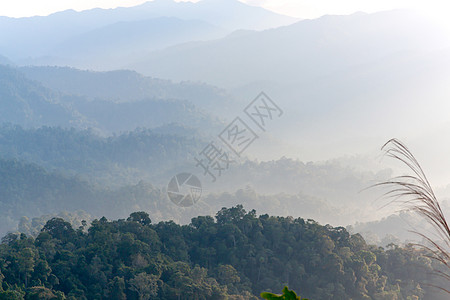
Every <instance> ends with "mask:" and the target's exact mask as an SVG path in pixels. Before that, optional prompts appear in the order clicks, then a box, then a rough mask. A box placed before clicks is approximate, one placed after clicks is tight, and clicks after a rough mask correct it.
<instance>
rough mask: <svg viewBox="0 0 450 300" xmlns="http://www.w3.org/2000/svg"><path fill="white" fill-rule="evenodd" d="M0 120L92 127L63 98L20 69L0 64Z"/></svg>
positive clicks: (14, 122) (39, 124) (32, 125)
mask: <svg viewBox="0 0 450 300" xmlns="http://www.w3.org/2000/svg"><path fill="white" fill-rule="evenodd" d="M0 98H1V100H2V101H0V120H1V122H3V123H5V122H9V123H13V124H20V125H22V126H25V127H35V126H42V125H47V126H65V127H68V126H75V127H84V126H88V125H89V122H88V121H87V120H86V119H85V118H83V117H82V116H81V115H80V114H79V113H77V112H76V111H75V110H74V109H72V108H71V107H69V106H68V105H66V104H65V103H63V102H62V101H61V97H60V96H59V95H58V94H56V93H54V92H52V91H50V90H49V89H46V88H44V87H43V86H42V85H40V84H39V83H36V82H33V81H31V80H29V79H27V78H26V77H25V76H24V75H23V74H21V73H20V72H19V71H17V70H16V69H13V68H11V67H6V66H1V65H0Z"/></svg>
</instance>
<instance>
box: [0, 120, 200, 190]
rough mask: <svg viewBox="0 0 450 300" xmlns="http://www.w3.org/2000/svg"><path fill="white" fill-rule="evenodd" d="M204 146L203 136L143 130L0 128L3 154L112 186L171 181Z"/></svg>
mask: <svg viewBox="0 0 450 300" xmlns="http://www.w3.org/2000/svg"><path fill="white" fill-rule="evenodd" d="M201 146H202V142H201V140H199V139H194V138H192V137H182V136H177V135H172V134H165V133H154V132H152V131H151V130H143V129H142V130H136V131H132V132H128V133H124V134H122V135H117V136H112V137H101V136H98V135H96V134H95V133H93V132H92V131H90V130H84V131H77V130H75V129H73V128H72V129H62V128H50V127H43V128H39V129H28V130H24V129H22V128H21V127H18V126H4V127H2V128H1V129H0V157H3V158H8V159H20V160H26V161H28V162H32V163H36V164H38V165H41V166H44V167H46V168H48V169H50V170H58V171H60V172H63V173H68V174H72V175H80V176H81V177H83V178H88V179H90V180H91V181H93V182H101V183H103V184H106V185H110V186H111V185H115V186H117V185H118V184H119V183H120V184H123V183H124V182H125V183H130V182H131V183H136V182H138V181H139V180H141V179H147V180H149V179H154V178H159V179H160V180H161V177H162V180H163V181H165V180H168V178H170V177H171V176H173V175H172V174H171V173H170V172H172V168H175V167H177V168H181V167H183V166H184V165H186V164H187V163H188V162H190V161H191V160H192V156H193V155H194V154H195V153H196V152H198V151H199V150H198V149H201ZM169 171H170V172H169ZM167 172H169V175H166V173H167ZM173 172H175V171H173ZM166 176H167V178H166Z"/></svg>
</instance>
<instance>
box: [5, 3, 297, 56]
mask: <svg viewBox="0 0 450 300" xmlns="http://www.w3.org/2000/svg"><path fill="white" fill-rule="evenodd" d="M158 17H171V18H172V19H171V20H175V19H173V18H178V19H182V20H186V21H188V20H198V21H202V22H206V23H209V24H211V25H213V26H216V27H219V28H224V29H225V30H227V31H228V32H231V31H232V30H235V29H266V28H272V27H277V26H281V25H286V24H289V23H292V22H294V21H295V19H294V18H291V17H286V16H283V15H279V14H275V13H273V12H270V11H267V10H265V9H262V8H259V7H252V6H248V5H245V4H243V3H241V2H239V1H236V0H233V1H222V0H203V1H200V2H198V3H191V2H175V1H171V0H157V1H152V2H147V3H144V4H142V5H139V6H136V7H131V8H116V9H92V10H87V11H82V12H76V11H73V10H68V11H63V12H58V13H55V14H52V15H50V16H46V17H29V18H7V17H0V29H3V28H8V30H0V48H1V49H2V51H3V53H2V54H3V55H6V56H8V57H10V58H12V59H14V60H19V59H20V60H24V59H25V60H28V62H30V59H29V58H31V61H33V60H34V58H44V59H45V60H46V61H47V62H50V61H55V58H49V57H48V56H49V55H52V53H53V51H54V49H55V48H57V47H59V46H58V45H61V44H63V43H64V42H65V41H67V40H70V39H75V38H77V37H78V38H79V39H80V40H81V41H82V42H84V39H82V38H81V36H83V35H84V34H87V33H88V32H91V37H92V34H93V32H95V31H96V30H100V29H101V28H103V29H102V30H105V28H109V29H108V34H109V35H111V38H112V39H114V40H122V39H123V38H124V36H125V37H126V36H128V35H130V31H129V29H130V27H128V29H127V26H129V25H131V24H133V25H132V28H133V29H136V26H139V24H140V23H139V22H141V21H142V22H144V23H141V25H143V26H144V25H145V23H146V22H147V25H149V24H150V23H151V22H156V21H150V19H154V18H158ZM167 20H169V19H166V21H167ZM121 22H122V23H121ZM192 22H193V21H188V22H186V23H183V24H193V23H192ZM195 22H197V21H195ZM176 23H178V24H180V21H176V22H175V23H173V24H172V25H170V26H175V25H174V24H176ZM197 23H198V22H197ZM114 24H115V25H114ZM127 24H128V25H127ZM198 24H199V23H198ZM211 25H207V26H206V27H205V30H207V29H206V28H212V27H211ZM188 27H189V26H188ZM29 28H33V31H30V30H29ZM191 28H192V27H191ZM111 30H112V31H111ZM151 30H154V29H151ZM202 30H203V29H202ZM144 31H145V29H144V28H141V29H140V32H144ZM186 32H187V31H186ZM97 33H99V32H98V31H97ZM198 33H199V32H198V31H197V32H196V31H195V30H194V31H192V35H190V38H189V39H190V40H198V39H199V38H200V36H199V35H198ZM88 35H89V34H88ZM207 37H209V38H211V35H210V34H207V35H203V37H202V38H200V40H201V39H205V38H207ZM142 38H143V39H144V40H148V39H147V38H146V37H145V35H142ZM186 38H187V37H186ZM159 40H160V41H164V40H165V41H166V42H167V37H165V36H164V35H160V36H159ZM172 41H173V42H175V40H173V39H172ZM153 42H154V43H156V41H155V40H154V41H153ZM78 46H79V47H83V46H82V45H78ZM129 46H130V48H129V49H131V48H132V46H133V45H129ZM140 50H145V49H140ZM58 54H60V55H62V57H61V58H63V59H64V58H65V57H64V55H63V54H64V53H63V52H59V53H58ZM45 57H47V58H45Z"/></svg>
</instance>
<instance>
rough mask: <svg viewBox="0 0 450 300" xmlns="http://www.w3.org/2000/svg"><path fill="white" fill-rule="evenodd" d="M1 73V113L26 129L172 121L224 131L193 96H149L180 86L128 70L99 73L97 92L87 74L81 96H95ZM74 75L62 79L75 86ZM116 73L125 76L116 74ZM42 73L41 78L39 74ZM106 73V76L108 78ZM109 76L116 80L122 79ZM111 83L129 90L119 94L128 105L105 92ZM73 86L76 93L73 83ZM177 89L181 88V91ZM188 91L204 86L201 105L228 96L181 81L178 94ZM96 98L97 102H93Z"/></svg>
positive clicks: (105, 128) (126, 127) (118, 127)
mask: <svg viewBox="0 0 450 300" xmlns="http://www.w3.org/2000/svg"><path fill="white" fill-rule="evenodd" d="M0 71H1V72H2V80H1V82H0V93H2V94H1V98H2V99H3V101H2V103H1V104H0V105H1V106H2V107H1V108H2V110H1V112H0V114H1V115H0V116H1V117H2V118H1V121H2V122H3V123H11V124H17V125H21V126H24V127H40V126H62V127H65V128H70V127H74V128H78V129H85V128H92V129H94V130H97V131H99V132H101V133H103V134H112V133H120V132H125V131H132V130H134V129H136V128H138V127H141V128H153V127H160V126H163V125H164V126H165V125H168V124H172V123H177V124H179V125H182V126H185V127H190V128H196V129H200V132H203V133H208V132H216V131H217V130H218V129H217V130H215V128H218V126H220V124H221V123H220V122H219V121H218V120H216V119H215V118H214V117H212V116H211V115H210V114H208V113H206V112H204V111H201V110H199V109H198V108H196V107H195V106H194V105H193V104H192V103H190V102H188V101H187V100H177V99H168V98H163V99H162V98H149V96H150V95H151V94H152V93H153V94H154V95H159V96H160V97H164V96H165V92H164V90H166V91H168V90H170V89H171V87H173V86H176V85H175V84H171V83H170V82H164V81H162V82H161V84H159V82H158V81H157V80H151V79H148V80H147V79H145V78H142V76H139V75H138V74H135V73H133V72H124V73H123V74H122V73H120V72H117V73H109V74H106V76H102V74H100V75H99V76H97V78H98V80H97V81H91V84H98V86H99V89H98V90H97V93H94V92H93V93H91V94H90V93H89V91H93V90H95V86H92V85H88V86H84V87H83V86H82V82H85V83H86V82H87V81H88V80H89V79H90V78H89V74H90V73H88V72H86V73H83V74H86V75H88V76H86V77H84V79H83V80H81V86H82V87H81V88H80V89H78V90H75V91H79V93H77V94H83V93H84V92H86V94H90V95H88V96H78V95H69V94H63V93H61V92H54V91H52V90H50V89H48V88H46V87H44V86H42V85H41V84H40V83H39V82H37V81H33V80H30V79H28V78H27V77H25V75H23V74H22V73H21V72H20V71H18V70H17V69H13V68H10V67H5V66H0ZM80 72H81V71H80ZM68 73H69V76H67V77H63V76H61V77H60V78H62V80H67V81H71V82H72V84H74V85H76V84H77V81H75V80H74V79H73V76H72V77H71V76H70V75H71V73H70V72H68ZM35 74H36V73H35ZM116 74H118V75H119V76H116ZM129 75H131V76H129ZM36 77H39V75H37V76H36ZM75 77H76V75H75ZM92 77H95V76H92ZM102 77H106V78H105V79H103V78H102ZM127 77H128V78H130V77H131V78H132V79H131V80H129V81H128V82H130V83H131V84H130V86H126V85H122V84H119V83H118V82H117V81H120V80H121V78H127ZM44 78H45V77H44ZM109 79H115V81H116V82H114V80H111V81H110V80H109ZM60 80H61V79H60ZM78 84H80V82H78ZM111 84H112V85H116V86H119V88H118V89H116V90H121V89H122V90H123V91H124V92H122V94H120V93H118V95H117V96H118V97H122V98H121V99H124V100H122V101H123V102H122V103H120V102H119V103H117V102H116V101H115V100H117V97H115V98H113V99H110V98H108V95H109V94H108V93H106V92H105V93H102V91H106V90H107V89H108V87H109V86H111ZM148 84H150V86H148ZM49 85H51V84H49ZM102 86H103V87H102ZM154 86H156V88H157V89H159V91H156V90H155V92H152V91H153V90H154V89H153V87H154ZM133 88H136V89H137V90H140V91H141V92H137V93H132V92H131V95H130V98H128V99H127V98H125V97H126V96H125V94H126V91H132V90H133ZM64 89H65V88H64V86H62V88H61V90H64ZM67 90H68V91H71V89H70V86H69V88H68V89H67ZM173 90H174V91H175V90H176V89H173ZM183 90H188V91H190V95H191V98H192V96H193V95H194V94H195V92H196V91H197V90H199V95H202V93H204V98H201V97H199V98H198V99H199V101H198V102H199V103H202V102H203V103H205V102H206V101H207V100H208V99H210V98H209V95H213V97H215V99H216V101H217V102H218V103H220V99H222V97H223V96H222V95H220V92H219V91H218V90H217V92H216V90H214V88H208V87H206V88H203V87H202V86H201V85H192V86H190V85H189V84H187V85H185V87H184V86H183V85H182V84H180V85H179V92H178V94H180V95H181V94H182V93H183ZM75 91H74V92H75ZM110 93H111V91H110ZM172 94H177V92H172ZM147 95H148V96H147ZM97 96H98V97H101V96H103V97H104V98H103V99H101V98H98V97H97ZM133 96H134V97H135V99H138V97H146V98H141V99H139V101H130V100H132V97H133ZM88 97H90V98H88ZM188 97H189V93H186V98H188ZM93 98H94V99H95V100H92V99H93ZM106 99H107V100H106ZM213 99H214V98H213ZM211 104H212V103H211Z"/></svg>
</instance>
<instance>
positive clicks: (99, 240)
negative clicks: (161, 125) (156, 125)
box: [0, 205, 445, 300]
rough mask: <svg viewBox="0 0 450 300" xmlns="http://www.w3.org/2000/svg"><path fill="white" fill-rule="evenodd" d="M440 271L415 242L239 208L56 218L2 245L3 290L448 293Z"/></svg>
mask: <svg viewBox="0 0 450 300" xmlns="http://www.w3.org/2000/svg"><path fill="white" fill-rule="evenodd" d="M433 267H435V265H434V263H433V261H432V260H430V259H428V258H425V257H423V256H421V253H420V252H419V251H417V250H414V249H413V248H411V247H407V248H398V247H396V246H392V247H390V248H388V249H387V250H384V249H383V248H377V247H375V246H369V245H367V244H366V243H365V241H364V239H363V238H362V237H361V236H360V235H350V234H349V233H348V232H347V231H346V230H345V229H344V228H339V227H338V228H333V227H331V226H321V225H319V224H318V223H316V222H314V221H313V220H307V221H306V220H304V219H302V218H295V219H294V218H292V217H290V218H283V217H273V216H269V215H260V216H259V217H258V216H257V215H256V212H255V211H254V210H252V211H249V212H246V211H245V210H244V209H243V208H242V206H239V205H238V206H236V207H233V208H229V209H226V208H223V209H221V210H220V211H219V212H218V213H217V214H216V218H215V219H214V218H213V217H210V216H206V217H205V216H200V217H195V218H193V219H192V221H191V223H190V224H189V225H184V226H180V225H178V224H176V223H174V222H172V221H171V222H160V223H157V224H154V225H153V224H152V222H151V219H150V218H149V216H148V214H146V213H144V212H135V213H132V214H131V215H130V216H129V217H128V218H127V219H126V220H125V219H121V220H117V221H108V220H107V219H106V218H101V219H100V220H94V221H93V222H92V223H91V226H87V224H83V225H82V226H80V228H75V229H74V228H72V226H71V225H70V223H68V222H66V221H64V220H63V219H60V218H54V219H51V220H50V221H48V222H47V223H46V224H45V226H44V227H43V229H42V231H41V233H40V234H39V235H38V236H37V237H36V238H35V239H34V238H32V237H27V236H26V235H24V234H22V235H15V234H9V235H7V236H5V237H4V238H3V243H2V244H1V245H0V275H1V276H0V278H1V280H2V281H3V284H2V286H1V287H0V295H1V296H2V297H9V298H8V299H23V298H22V297H23V296H24V295H26V297H27V299H29V298H32V297H35V298H38V299H39V298H42V297H44V295H47V296H46V297H50V298H52V299H65V297H67V299H94V298H99V299H105V298H108V299H259V298H258V297H257V296H258V295H259V293H260V292H263V291H273V292H278V291H280V290H281V289H282V287H283V286H284V285H289V286H290V287H291V288H292V289H294V290H296V291H301V294H302V296H306V297H308V298H309V299H340V300H348V299H368V300H369V299H434V300H439V299H445V298H443V296H439V295H438V294H437V293H436V291H435V290H433V289H430V288H429V287H427V286H426V284H427V283H437V281H435V280H436V278H433V277H430V275H429V272H430V271H431V270H432V268H433ZM431 280H433V281H431ZM32 299H33V298H32Z"/></svg>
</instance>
